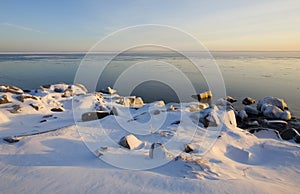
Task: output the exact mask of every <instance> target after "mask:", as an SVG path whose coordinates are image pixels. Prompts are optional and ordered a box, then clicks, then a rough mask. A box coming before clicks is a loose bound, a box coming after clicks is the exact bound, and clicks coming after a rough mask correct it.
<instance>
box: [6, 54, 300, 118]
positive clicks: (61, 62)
mask: <svg viewBox="0 0 300 194" xmlns="http://www.w3.org/2000/svg"><path fill="white" fill-rule="evenodd" d="M211 54H212V55H213V57H214V59H215V61H216V63H217V64H218V65H219V68H220V70H221V72H222V75H223V79H224V82H225V86H226V91H227V95H230V96H233V97H235V98H237V99H238V100H239V102H238V103H237V105H238V106H240V101H242V99H243V98H244V97H247V96H250V97H253V98H255V99H257V100H258V99H261V98H263V97H265V96H276V97H279V98H283V99H285V100H286V101H287V103H288V105H289V108H290V110H291V111H292V113H293V114H294V115H296V116H297V117H299V116H300V102H299V99H300V98H299V97H300V52H212V53H211ZM111 56H112V53H99V54H94V55H92V56H90V57H89V58H88V60H90V61H91V62H97V63H95V64H98V63H99V64H105V63H106V62H109V59H110V57H111ZM83 58H84V54H0V83H4V84H10V85H16V86H18V87H21V88H23V89H34V88H37V87H39V86H40V85H43V84H49V83H57V82H65V83H73V81H74V77H75V75H76V71H77V69H78V67H79V65H80V63H81V61H82V59H83ZM145 61H151V62H150V63H148V64H146V65H148V66H147V68H146V69H145V70H146V71H147V73H148V74H153V75H156V76H161V77H163V78H165V79H169V78H170V79H171V78H172V76H173V77H175V78H176V79H175V82H177V83H180V82H182V78H181V77H180V76H179V77H178V78H177V76H174V72H175V71H176V69H177V70H179V71H181V72H183V73H184V74H185V75H186V76H187V78H188V79H189V80H190V81H191V83H192V84H193V86H194V87H195V89H196V91H198V92H202V91H206V90H208V86H207V83H206V80H205V79H204V77H203V76H202V74H201V72H199V71H198V70H197V68H195V66H193V64H192V63H191V62H190V61H189V60H187V59H186V58H185V57H183V56H181V55H179V54H177V53H171V52H127V53H123V54H122V55H119V56H117V57H115V58H114V60H113V61H111V62H110V63H109V64H108V65H107V66H106V68H105V69H104V71H103V72H102V74H101V75H99V79H98V84H97V90H99V89H101V88H105V87H107V86H113V85H114V84H115V82H116V80H117V79H118V78H119V77H120V75H122V73H124V72H126V70H128V68H130V67H133V66H134V65H136V64H139V63H143V62H145ZM165 64H172V65H173V66H175V67H176V69H172V68H169V66H167V65H165ZM144 65H145V64H144ZM92 72H93V71H92ZM96 72H97V71H96ZM94 73H95V72H94ZM135 76H138V75H135ZM87 79H89V77H88V76H87ZM175 85H176V83H175ZM120 94H121V95H123V94H122V93H120ZM131 94H132V95H137V96H142V97H143V99H145V101H146V102H150V101H154V100H165V101H166V102H174V101H178V97H177V96H176V92H175V91H174V90H173V89H172V88H171V87H170V86H168V85H166V84H164V83H162V82H159V81H155V80H152V81H146V82H143V83H141V84H139V85H137V86H136V87H135V88H134V90H133V91H132V92H131Z"/></svg>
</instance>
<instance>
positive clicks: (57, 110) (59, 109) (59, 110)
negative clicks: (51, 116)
mask: <svg viewBox="0 0 300 194" xmlns="http://www.w3.org/2000/svg"><path fill="white" fill-rule="evenodd" d="M51 111H52V112H64V111H65V109H64V108H63V107H57V108H52V109H51Z"/></svg>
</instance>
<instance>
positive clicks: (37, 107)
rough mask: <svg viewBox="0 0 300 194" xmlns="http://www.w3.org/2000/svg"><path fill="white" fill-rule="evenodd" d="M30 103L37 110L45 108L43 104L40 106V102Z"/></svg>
mask: <svg viewBox="0 0 300 194" xmlns="http://www.w3.org/2000/svg"><path fill="white" fill-rule="evenodd" d="M29 105H30V106H31V107H32V108H34V109H35V110H36V111H39V110H40V109H42V108H43V107H42V106H39V105H38V104H33V103H30V104H29Z"/></svg>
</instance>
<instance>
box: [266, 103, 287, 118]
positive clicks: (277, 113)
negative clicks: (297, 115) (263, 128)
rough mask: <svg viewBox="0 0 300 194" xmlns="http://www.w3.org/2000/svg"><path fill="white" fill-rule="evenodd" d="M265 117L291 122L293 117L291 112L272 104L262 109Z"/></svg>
mask: <svg viewBox="0 0 300 194" xmlns="http://www.w3.org/2000/svg"><path fill="white" fill-rule="evenodd" d="M262 111H263V115H264V116H266V117H267V118H269V119H281V120H285V121H288V120H291V118H292V115H291V113H290V111H287V110H285V111H283V110H281V109H280V108H278V107H277V106H274V105H270V104H265V105H264V106H263V107H262Z"/></svg>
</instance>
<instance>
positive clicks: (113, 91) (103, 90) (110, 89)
mask: <svg viewBox="0 0 300 194" xmlns="http://www.w3.org/2000/svg"><path fill="white" fill-rule="evenodd" d="M100 92H102V93H105V94H115V93H117V90H114V89H112V88H111V87H107V88H106V89H102V90H100Z"/></svg>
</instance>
